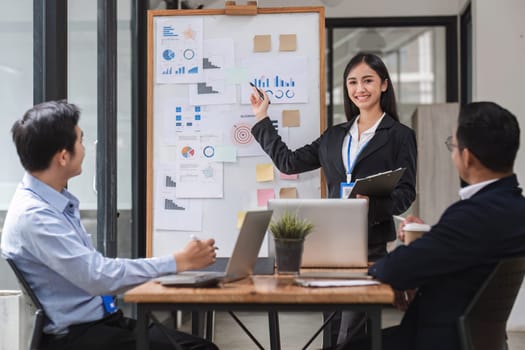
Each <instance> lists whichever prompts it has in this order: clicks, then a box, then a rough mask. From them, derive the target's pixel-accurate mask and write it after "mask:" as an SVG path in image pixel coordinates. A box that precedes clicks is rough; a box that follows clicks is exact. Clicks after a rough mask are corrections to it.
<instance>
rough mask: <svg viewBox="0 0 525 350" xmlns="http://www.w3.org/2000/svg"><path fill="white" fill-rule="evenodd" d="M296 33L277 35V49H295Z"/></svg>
mask: <svg viewBox="0 0 525 350" xmlns="http://www.w3.org/2000/svg"><path fill="white" fill-rule="evenodd" d="M296 50H297V35H295V34H281V35H279V51H296Z"/></svg>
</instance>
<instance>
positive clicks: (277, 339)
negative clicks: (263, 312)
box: [268, 311, 281, 350]
mask: <svg viewBox="0 0 525 350" xmlns="http://www.w3.org/2000/svg"><path fill="white" fill-rule="evenodd" d="M268 321H269V323H270V349H272V350H281V336H280V334H279V313H277V312H276V311H270V312H268Z"/></svg>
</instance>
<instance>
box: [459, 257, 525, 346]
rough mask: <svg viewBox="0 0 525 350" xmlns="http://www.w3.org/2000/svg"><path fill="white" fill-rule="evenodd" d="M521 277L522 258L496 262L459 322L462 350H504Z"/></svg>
mask: <svg viewBox="0 0 525 350" xmlns="http://www.w3.org/2000/svg"><path fill="white" fill-rule="evenodd" d="M524 275H525V257H516V258H508V259H504V260H502V261H500V262H499V263H498V265H497V266H496V268H495V269H494V271H493V272H492V273H491V274H490V275H489V277H488V278H487V279H486V281H485V282H484V283H483V285H482V286H481V288H480V289H479V291H478V292H477V293H476V295H475V296H474V298H473V299H472V301H471V302H470V304H469V305H468V307H467V308H466V310H465V312H464V314H463V315H462V316H461V317H460V318H459V324H458V326H459V335H460V340H461V345H462V349H463V350H504V349H507V333H506V326H507V319H508V318H509V315H510V312H511V311H512V306H513V305H514V301H515V300H516V296H517V295H518V292H519V290H520V287H521V283H522V281H523V276H524Z"/></svg>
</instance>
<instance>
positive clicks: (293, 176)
mask: <svg viewBox="0 0 525 350" xmlns="http://www.w3.org/2000/svg"><path fill="white" fill-rule="evenodd" d="M279 176H280V178H281V179H283V180H297V178H298V177H299V175H298V174H290V175H288V174H283V173H281V174H280V175H279Z"/></svg>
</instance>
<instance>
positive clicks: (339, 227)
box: [268, 199, 368, 268]
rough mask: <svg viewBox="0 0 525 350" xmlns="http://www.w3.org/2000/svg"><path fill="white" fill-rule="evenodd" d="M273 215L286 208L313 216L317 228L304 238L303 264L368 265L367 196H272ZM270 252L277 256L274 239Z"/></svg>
mask: <svg viewBox="0 0 525 350" xmlns="http://www.w3.org/2000/svg"><path fill="white" fill-rule="evenodd" d="M268 209H271V210H273V219H274V220H276V219H278V218H279V217H280V216H281V215H282V214H283V213H284V212H285V211H287V212H289V213H292V214H294V213H297V215H298V216H299V217H300V218H302V219H306V220H309V221H310V222H311V223H312V224H313V225H314V228H313V230H312V232H311V233H310V234H309V235H308V236H306V239H305V242H304V250H303V257H302V262H301V267H323V268H326V267H332V268H336V267H366V266H367V263H368V202H367V201H366V200H365V199H270V200H269V201H268ZM268 249H269V255H270V256H275V247H274V243H273V239H270V240H269V245H268Z"/></svg>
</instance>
